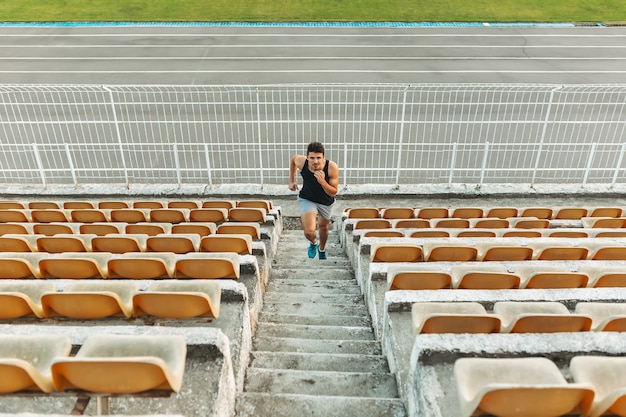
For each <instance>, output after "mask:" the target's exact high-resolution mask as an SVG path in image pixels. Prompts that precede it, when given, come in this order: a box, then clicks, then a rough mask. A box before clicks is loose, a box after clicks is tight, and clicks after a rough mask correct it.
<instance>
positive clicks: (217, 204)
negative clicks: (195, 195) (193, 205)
mask: <svg viewBox="0 0 626 417" xmlns="http://www.w3.org/2000/svg"><path fill="white" fill-rule="evenodd" d="M236 205H237V204H236V203H235V202H234V201H232V200H209V201H204V202H203V203H202V208H222V209H226V210H229V209H231V208H233V207H235V206H236Z"/></svg>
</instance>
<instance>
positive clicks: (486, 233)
mask: <svg viewBox="0 0 626 417" xmlns="http://www.w3.org/2000/svg"><path fill="white" fill-rule="evenodd" d="M496 236H497V234H496V232H492V231H490V230H463V231H460V232H459V233H458V234H457V235H456V237H496Z"/></svg>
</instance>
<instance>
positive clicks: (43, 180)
mask: <svg viewBox="0 0 626 417" xmlns="http://www.w3.org/2000/svg"><path fill="white" fill-rule="evenodd" d="M33 154H34V155H35V162H36V163H37V169H38V170H39V176H40V177H41V183H42V185H43V186H44V188H47V187H48V184H47V183H46V173H45V171H44V169H43V163H42V162H41V155H40V154H39V147H38V146H37V144H36V143H33Z"/></svg>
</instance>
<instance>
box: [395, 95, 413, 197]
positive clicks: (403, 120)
mask: <svg viewBox="0 0 626 417" xmlns="http://www.w3.org/2000/svg"><path fill="white" fill-rule="evenodd" d="M409 87H410V85H407V86H406V87H404V91H403V94H402V117H401V119H400V135H399V136H400V137H399V138H398V139H399V140H398V157H397V158H398V165H397V166H396V188H397V187H399V186H400V171H401V170H402V146H403V145H404V123H405V119H406V96H407V91H408V89H409Z"/></svg>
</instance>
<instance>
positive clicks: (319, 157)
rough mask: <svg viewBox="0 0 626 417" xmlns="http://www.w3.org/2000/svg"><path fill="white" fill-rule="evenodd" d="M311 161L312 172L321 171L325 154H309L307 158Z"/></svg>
mask: <svg viewBox="0 0 626 417" xmlns="http://www.w3.org/2000/svg"><path fill="white" fill-rule="evenodd" d="M306 159H307V160H308V161H309V167H310V168H311V170H312V171H319V170H320V169H322V165H323V164H324V154H323V153H320V152H309V153H308V155H307V156H306Z"/></svg>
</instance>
